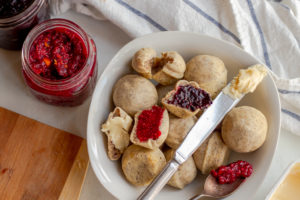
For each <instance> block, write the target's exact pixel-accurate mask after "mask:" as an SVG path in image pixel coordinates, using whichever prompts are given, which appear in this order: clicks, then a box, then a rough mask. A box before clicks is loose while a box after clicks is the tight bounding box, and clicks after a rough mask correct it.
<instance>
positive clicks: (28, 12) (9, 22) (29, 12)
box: [0, 0, 48, 28]
mask: <svg viewBox="0 0 300 200" xmlns="http://www.w3.org/2000/svg"><path fill="white" fill-rule="evenodd" d="M44 3H47V4H48V2H47V0H39V1H36V0H34V1H33V2H32V4H31V5H30V6H29V7H28V8H26V9H25V10H23V11H22V12H21V13H19V14H17V15H15V16H12V17H8V18H0V28H5V27H7V26H13V25H15V24H19V23H22V22H23V21H24V20H26V19H27V18H28V17H32V16H35V14H36V13H37V12H38V11H39V10H40V9H41V7H42V6H43V4H44ZM36 7H37V9H34V8H36Z"/></svg>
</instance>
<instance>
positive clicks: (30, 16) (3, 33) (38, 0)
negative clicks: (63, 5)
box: [0, 0, 50, 50]
mask: <svg viewBox="0 0 300 200" xmlns="http://www.w3.org/2000/svg"><path fill="white" fill-rule="evenodd" d="M49 18H50V9H49V3H48V0H0V48H5V49H10V50H20V49H21V48H22V45H23V42H24V40H25V38H26V36H27V34H28V33H29V31H30V30H31V29H32V28H33V27H34V26H36V25H37V24H39V23H41V22H43V21H45V20H47V19H49Z"/></svg>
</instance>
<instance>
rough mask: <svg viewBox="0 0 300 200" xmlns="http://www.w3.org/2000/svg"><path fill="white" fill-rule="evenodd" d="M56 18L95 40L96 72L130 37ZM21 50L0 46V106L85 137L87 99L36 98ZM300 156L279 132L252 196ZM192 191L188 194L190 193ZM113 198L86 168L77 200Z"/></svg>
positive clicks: (297, 141) (102, 24)
mask: <svg viewBox="0 0 300 200" xmlns="http://www.w3.org/2000/svg"><path fill="white" fill-rule="evenodd" d="M59 17H63V18H67V19H70V20H72V21H74V22H75V23H77V24H79V25H80V26H81V27H82V28H83V29H84V30H86V32H87V33H89V34H90V35H91V36H92V37H93V39H94V40H95V42H96V45H97V49H98V64H99V65H98V68H99V74H101V73H102V71H103V70H104V68H105V67H106V65H107V64H108V62H109V61H110V59H111V58H112V57H113V56H114V54H115V53H116V52H117V51H118V50H119V49H120V48H121V47H122V46H123V45H125V44H126V43H127V42H129V41H130V40H131V38H129V37H128V36H127V35H126V34H125V33H124V32H123V31H122V30H120V29H119V28H118V27H116V26H115V25H113V24H111V23H110V22H108V21H96V20H93V19H91V18H90V17H87V16H84V15H81V14H77V13H74V12H68V13H65V14H63V15H61V16H59ZM20 58H21V57H20V52H18V51H6V50H3V49H0V62H1V64H0V65H1V66H0V106H1V107H4V108H7V109H10V110H12V111H15V112H17V113H20V114H22V115H25V116H28V117H30V118H33V119H36V120H38V121H41V122H43V123H46V124H49V125H51V126H54V127H57V128H60V129H63V130H66V131H69V132H71V133H74V134H76V135H79V136H81V137H86V123H87V115H88V108H89V104H90V99H88V100H87V101H86V102H85V103H84V104H83V105H81V106H77V107H72V108H64V107H55V106H51V105H47V104H45V103H42V102H40V101H38V100H37V99H35V97H33V96H32V95H31V94H30V93H29V91H28V90H27V88H26V87H25V84H24V81H23V79H22V77H21V59H20ZM298 158H300V137H298V136H295V135H292V134H290V133H288V132H285V131H283V130H282V131H281V136H280V140H279V143H278V147H277V150H276V153H275V157H274V159H273V162H272V165H271V168H270V170H269V172H268V174H267V176H266V178H265V180H264V181H263V183H262V185H261V187H260V188H259V190H258V192H257V193H256V194H255V199H257V200H260V199H265V196H266V195H267V194H268V192H269V191H270V189H271V187H272V185H273V184H274V183H275V181H276V180H277V179H278V178H279V176H280V175H281V173H282V172H283V171H284V169H285V168H286V167H287V166H288V165H289V163H290V162H292V161H294V160H296V159H298ZM192 195H193V194H191V196H192ZM96 199H97V200H98V199H99V200H111V199H114V198H113V197H112V196H111V195H110V194H109V192H107V191H106V190H105V189H104V188H103V187H102V185H101V183H100V182H99V181H98V179H97V178H96V176H95V174H94V173H93V170H92V169H91V168H89V169H88V173H87V177H86V180H85V183H84V186H83V190H82V193H81V197H80V200H96Z"/></svg>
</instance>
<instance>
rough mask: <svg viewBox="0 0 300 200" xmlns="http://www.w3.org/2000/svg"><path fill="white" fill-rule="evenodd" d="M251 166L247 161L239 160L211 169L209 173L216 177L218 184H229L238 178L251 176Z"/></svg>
mask: <svg viewBox="0 0 300 200" xmlns="http://www.w3.org/2000/svg"><path fill="white" fill-rule="evenodd" d="M252 172H253V168H252V166H251V164H250V163H248V162H247V161H242V160H239V161H237V162H233V163H230V164H228V165H226V166H221V167H219V168H217V169H216V170H211V172H210V173H211V175H212V176H213V177H215V178H216V180H217V182H218V183H219V184H230V183H233V182H234V181H235V180H237V179H238V178H242V179H245V178H247V177H249V176H251V174H252Z"/></svg>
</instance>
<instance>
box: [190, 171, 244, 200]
mask: <svg viewBox="0 0 300 200" xmlns="http://www.w3.org/2000/svg"><path fill="white" fill-rule="evenodd" d="M244 180H245V179H237V180H236V181H235V182H233V183H231V184H219V183H217V181H216V178H215V177H213V176H212V175H209V176H208V177H207V178H206V180H205V183H204V189H203V191H202V194H198V195H196V196H194V197H192V198H191V199H190V200H198V199H200V198H202V197H210V198H215V199H220V198H224V197H226V196H229V195H230V194H231V193H233V192H234V191H235V190H236V189H237V188H238V187H239V186H240V185H241V183H243V182H244Z"/></svg>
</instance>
